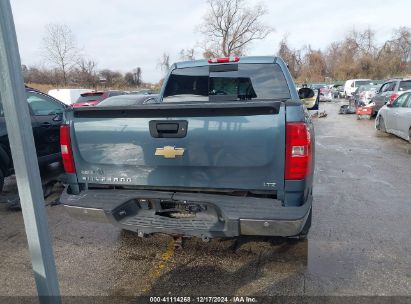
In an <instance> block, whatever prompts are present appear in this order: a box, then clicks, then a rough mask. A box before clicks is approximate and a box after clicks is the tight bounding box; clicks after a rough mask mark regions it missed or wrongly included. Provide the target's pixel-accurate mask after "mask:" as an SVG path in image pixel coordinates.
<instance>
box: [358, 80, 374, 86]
mask: <svg viewBox="0 0 411 304" xmlns="http://www.w3.org/2000/svg"><path fill="white" fill-rule="evenodd" d="M370 83H371V80H359V81H356V82H355V86H356V87H359V86H361V85H364V84H370Z"/></svg>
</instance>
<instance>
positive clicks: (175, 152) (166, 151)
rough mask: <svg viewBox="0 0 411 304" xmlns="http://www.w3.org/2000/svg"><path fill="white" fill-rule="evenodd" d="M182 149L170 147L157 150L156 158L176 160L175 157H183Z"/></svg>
mask: <svg viewBox="0 0 411 304" xmlns="http://www.w3.org/2000/svg"><path fill="white" fill-rule="evenodd" d="M183 154H184V148H175V147H172V146H165V147H164V148H157V149H156V153H154V155H156V156H164V158H176V156H183Z"/></svg>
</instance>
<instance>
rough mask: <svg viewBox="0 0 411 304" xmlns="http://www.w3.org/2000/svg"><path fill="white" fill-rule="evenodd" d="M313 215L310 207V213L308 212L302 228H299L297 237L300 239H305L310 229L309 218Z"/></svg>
mask: <svg viewBox="0 0 411 304" xmlns="http://www.w3.org/2000/svg"><path fill="white" fill-rule="evenodd" d="M312 217H313V208H312V207H311V209H310V213H309V214H308V218H307V221H306V222H305V225H304V227H303V230H301V232H300V234H299V235H298V238H299V239H300V240H306V239H307V235H308V232H309V231H310V228H311V220H312Z"/></svg>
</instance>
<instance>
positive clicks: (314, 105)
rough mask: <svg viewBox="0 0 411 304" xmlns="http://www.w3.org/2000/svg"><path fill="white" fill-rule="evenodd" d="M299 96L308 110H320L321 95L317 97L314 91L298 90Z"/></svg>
mask: <svg viewBox="0 0 411 304" xmlns="http://www.w3.org/2000/svg"><path fill="white" fill-rule="evenodd" d="M298 96H299V97H300V99H301V102H302V103H303V105H304V106H305V107H306V108H307V110H318V104H319V99H320V98H319V97H320V94H317V96H316V97H315V93H314V91H313V90H312V89H310V88H301V89H299V90H298Z"/></svg>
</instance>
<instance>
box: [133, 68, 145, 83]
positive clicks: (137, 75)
mask: <svg viewBox="0 0 411 304" xmlns="http://www.w3.org/2000/svg"><path fill="white" fill-rule="evenodd" d="M141 74H142V71H141V68H140V67H137V68H136V69H135V70H134V83H135V84H136V85H137V86H141V85H142V83H143V79H142V76H141Z"/></svg>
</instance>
